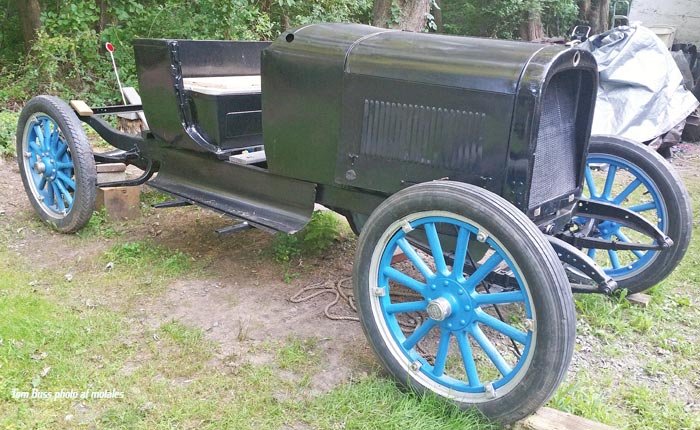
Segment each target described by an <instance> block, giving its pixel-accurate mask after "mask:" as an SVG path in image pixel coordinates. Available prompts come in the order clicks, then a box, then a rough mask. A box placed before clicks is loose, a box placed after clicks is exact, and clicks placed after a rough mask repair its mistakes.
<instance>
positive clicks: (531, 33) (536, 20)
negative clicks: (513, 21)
mask: <svg viewBox="0 0 700 430" xmlns="http://www.w3.org/2000/svg"><path fill="white" fill-rule="evenodd" d="M543 37H544V29H543V28H542V16H541V15H540V12H539V11H530V12H527V15H526V17H525V19H524V20H523V21H522V22H521V23H520V38H521V39H522V40H528V41H533V40H542V38H543Z"/></svg>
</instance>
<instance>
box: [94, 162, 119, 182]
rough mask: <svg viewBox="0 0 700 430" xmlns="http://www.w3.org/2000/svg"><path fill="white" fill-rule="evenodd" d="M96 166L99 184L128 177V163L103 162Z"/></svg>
mask: <svg viewBox="0 0 700 430" xmlns="http://www.w3.org/2000/svg"><path fill="white" fill-rule="evenodd" d="M96 167H97V183H98V184H100V183H105V182H115V181H123V180H125V179H126V164H124V163H102V164H98V165H97V166H96Z"/></svg>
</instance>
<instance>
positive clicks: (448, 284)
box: [442, 281, 450, 287]
mask: <svg viewBox="0 0 700 430" xmlns="http://www.w3.org/2000/svg"><path fill="white" fill-rule="evenodd" d="M442 285H444V286H446V287H449V286H450V281H445V282H443V283H442Z"/></svg>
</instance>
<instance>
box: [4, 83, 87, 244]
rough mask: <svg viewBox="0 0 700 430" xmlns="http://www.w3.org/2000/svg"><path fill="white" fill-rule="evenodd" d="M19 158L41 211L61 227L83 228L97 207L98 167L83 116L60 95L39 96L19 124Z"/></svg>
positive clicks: (31, 197) (31, 198)
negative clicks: (73, 109) (79, 118)
mask: <svg viewBox="0 0 700 430" xmlns="http://www.w3.org/2000/svg"><path fill="white" fill-rule="evenodd" d="M17 162H18V164H19V170H20V173H21V175H22V182H23V183H24V189H25V191H26V192H27V196H28V197H29V201H30V202H31V204H32V206H33V207H34V210H35V211H36V213H37V214H38V215H39V217H40V218H41V219H42V220H44V221H45V222H47V223H49V224H50V225H51V226H53V227H54V228H55V229H56V230H58V231H61V232H64V233H72V232H75V231H77V230H79V229H81V228H82V227H83V226H85V224H87V222H88V221H89V220H90V217H91V216H92V212H93V208H94V207H95V193H96V188H95V183H96V175H97V173H96V170H95V161H94V159H93V156H92V150H91V148H90V144H89V142H88V139H87V136H86V135H85V131H84V130H83V128H82V126H81V124H80V121H79V120H78V118H77V117H76V116H75V114H74V113H73V111H72V110H71V108H70V107H69V106H68V105H67V104H66V103H65V102H63V101H62V100H61V99H59V98H56V97H51V96H39V97H35V98H33V99H31V100H30V101H29V102H28V103H27V104H26V105H25V107H24V109H23V110H22V113H21V114H20V117H19V122H18V125H17Z"/></svg>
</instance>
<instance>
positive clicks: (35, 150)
mask: <svg viewBox="0 0 700 430" xmlns="http://www.w3.org/2000/svg"><path fill="white" fill-rule="evenodd" d="M28 143H29V149H31V151H32V152H33V153H34V155H36V156H37V157H38V156H39V154H41V148H39V146H38V145H37V144H36V142H35V141H34V140H30V141H29V142H28Z"/></svg>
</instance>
